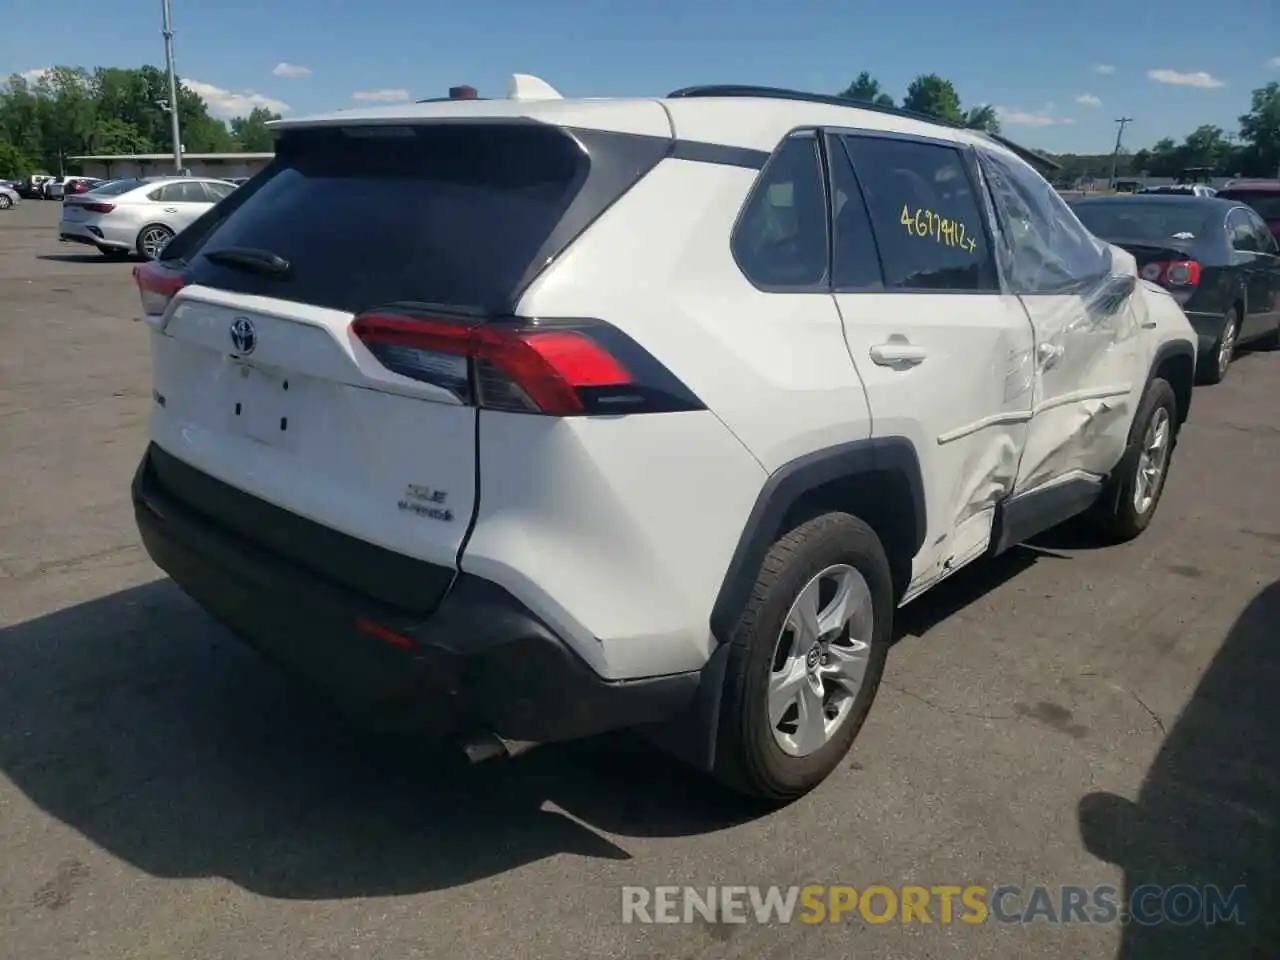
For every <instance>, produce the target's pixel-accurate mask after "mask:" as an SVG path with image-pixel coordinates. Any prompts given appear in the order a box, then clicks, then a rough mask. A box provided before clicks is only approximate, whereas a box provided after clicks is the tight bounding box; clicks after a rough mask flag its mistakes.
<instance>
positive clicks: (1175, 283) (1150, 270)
mask: <svg viewBox="0 0 1280 960" xmlns="http://www.w3.org/2000/svg"><path fill="white" fill-rule="evenodd" d="M1142 279H1144V280H1150V281H1151V282H1152V283H1158V284H1160V285H1161V286H1165V287H1194V286H1195V285H1196V284H1198V283H1199V282H1200V264H1198V263H1196V261H1194V260H1160V261H1157V262H1155V263H1148V264H1147V265H1146V266H1145V267H1143V268H1142Z"/></svg>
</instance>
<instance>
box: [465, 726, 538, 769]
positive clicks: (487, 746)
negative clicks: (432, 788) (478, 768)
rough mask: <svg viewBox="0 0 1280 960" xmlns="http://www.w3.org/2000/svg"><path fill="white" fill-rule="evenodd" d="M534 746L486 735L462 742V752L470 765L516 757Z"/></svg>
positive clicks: (526, 742)
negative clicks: (499, 758) (500, 758)
mask: <svg viewBox="0 0 1280 960" xmlns="http://www.w3.org/2000/svg"><path fill="white" fill-rule="evenodd" d="M536 746H537V744H536V743H534V742H533V741H530V740H503V739H502V738H501V737H499V736H496V735H494V734H492V733H486V734H481V735H479V736H476V737H471V738H469V739H467V740H464V741H463V743H462V752H463V753H465V754H466V755H467V759H468V760H470V761H471V762H472V763H483V762H484V761H486V760H493V759H496V758H498V757H508V758H509V757H518V756H520V755H521V754H523V753H528V752H529V751H530V750H532V749H533V748H534V747H536Z"/></svg>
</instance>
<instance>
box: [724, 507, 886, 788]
mask: <svg viewBox="0 0 1280 960" xmlns="http://www.w3.org/2000/svg"><path fill="white" fill-rule="evenodd" d="M832 571H836V572H835V573H832ZM824 574H826V575H827V576H823V575H824ZM816 578H817V582H816V585H815V579H816ZM842 584H843V585H845V586H847V587H848V589H849V596H850V597H852V599H853V600H854V601H855V603H854V604H853V605H852V607H851V608H852V609H854V611H855V615H854V618H853V621H852V622H850V623H849V627H850V629H849V631H848V633H845V632H844V631H842V632H841V634H840V635H839V636H838V637H837V638H836V639H835V640H834V641H833V642H831V643H829V644H827V645H822V644H819V645H816V646H808V647H807V649H806V645H807V644H808V641H807V640H805V641H804V642H803V643H801V644H799V645H797V644H796V643H795V641H796V640H798V639H799V637H798V636H796V635H795V634H794V633H793V632H791V631H790V630H789V629H787V625H788V623H789V620H791V619H792V618H791V617H790V615H791V613H792V610H793V605H795V604H797V603H800V602H802V599H803V598H802V596H801V595H802V592H804V593H805V598H812V597H817V598H818V600H817V605H816V610H817V611H818V612H819V613H821V612H823V611H824V606H823V604H824V602H830V600H829V599H828V600H827V601H824V599H823V598H824V597H828V598H829V594H830V593H831V592H833V590H834V591H836V592H838V590H839V587H840V586H841V585H842ZM806 588H809V589H808V591H806ZM830 607H831V608H834V607H835V603H833V602H832V603H830ZM893 612H894V594H893V584H892V579H891V576H890V570H889V561H888V559H887V558H886V557H885V552H884V547H883V546H882V545H881V543H880V540H879V538H878V537H877V536H876V534H875V532H874V531H873V530H872V529H871V528H870V527H869V526H867V525H866V524H865V523H864V522H863V521H861V520H859V519H858V518H856V517H852V516H849V515H848V514H843V513H827V514H823V515H822V516H819V517H815V518H814V519H812V520H809V521H807V522H806V523H802V524H800V525H799V526H797V527H795V528H794V529H792V530H791V531H789V532H788V533H786V534H785V535H784V536H783V537H781V538H780V539H779V540H777V541H776V542H775V543H774V544H773V546H772V547H770V549H769V552H768V553H767V554H766V556H765V559H764V562H763V563H762V564H761V567H760V571H759V574H758V575H757V577H756V582H755V587H754V589H753V590H752V592H751V597H750V600H749V601H748V602H747V604H746V607H745V609H743V611H742V612H741V614H740V615H739V617H738V619H737V622H736V623H735V625H734V627H733V630H732V632H731V635H730V640H729V643H730V649H729V660H728V664H727V667H726V672H725V681H724V682H725V686H724V691H723V697H722V700H721V713H720V726H719V732H718V739H717V748H716V761H715V767H714V771H713V772H714V774H715V775H716V777H717V778H718V779H720V780H721V781H722V782H723V783H725V784H726V785H728V786H729V787H731V788H732V789H734V790H736V791H738V792H740V793H743V794H746V795H748V796H750V797H753V798H755V799H759V800H765V801H767V802H769V803H773V804H782V803H787V802H789V801H791V800H794V799H796V798H797V797H800V796H802V795H803V794H805V793H807V792H808V791H810V790H812V789H813V788H814V787H816V786H817V785H818V784H820V783H821V782H822V781H823V780H825V779H826V778H827V777H828V776H829V775H830V774H831V772H832V771H833V770H835V769H836V767H837V766H838V765H839V764H840V761H841V760H842V759H843V758H844V756H845V754H847V753H848V751H849V748H850V746H851V745H852V744H853V741H854V738H855V737H856V736H857V735H858V731H859V730H861V729H862V724H863V722H864V721H865V720H866V718H867V713H868V711H869V710H870V709H871V703H872V701H873V700H874V699H875V695H876V691H877V689H878V688H879V685H880V678H881V676H882V674H883V673H884V664H885V658H886V656H887V654H888V650H889V643H890V638H891V636H892V627H893ZM836 619H838V618H836ZM850 635H851V636H852V638H853V641H858V642H853V641H850V640H849V639H847V638H848V637H849V636H850ZM861 644H865V646H861V647H860V645H861ZM788 647H789V648H791V649H790V652H791V653H792V654H793V656H791V657H788V658H786V663H787V665H788V666H790V667H791V668H792V671H791V674H790V676H791V677H792V679H795V678H797V677H799V678H800V683H799V684H797V686H796V694H795V695H796V697H797V698H804V697H808V698H809V699H808V703H809V704H811V705H812V704H816V703H817V702H818V701H817V700H816V699H813V696H814V695H813V694H811V693H809V691H812V690H813V689H814V688H813V685H812V683H811V682H810V681H811V680H812V679H814V678H816V677H819V676H824V680H823V681H820V682H821V685H822V686H823V687H824V688H826V691H825V692H826V693H827V695H829V696H830V697H831V699H830V701H829V703H830V706H832V707H835V706H836V704H837V701H840V703H839V706H838V709H837V711H836V713H837V716H836V719H835V720H834V721H833V722H832V723H831V725H830V726H829V727H828V724H827V722H826V717H825V716H824V722H823V723H821V724H819V725H818V727H817V730H818V731H819V732H820V733H821V735H820V736H819V737H818V739H816V740H809V741H808V742H807V743H805V742H802V741H803V740H804V738H803V736H802V731H801V727H800V724H799V723H798V720H799V716H798V714H799V701H798V700H797V701H793V702H792V706H791V707H790V708H789V709H788V710H787V711H785V712H784V713H783V714H781V715H780V716H779V715H778V714H776V713H775V714H774V716H778V721H779V722H775V720H774V717H773V716H771V712H770V710H771V708H770V700H771V698H770V692H771V686H772V684H771V681H776V680H778V679H779V678H781V677H782V676H783V675H784V673H785V668H784V670H781V671H779V670H777V669H776V668H777V667H778V665H779V664H778V661H779V660H780V659H781V657H780V655H781V654H783V653H784V652H786V648H788ZM818 647H821V648H822V650H823V651H827V653H825V654H821V655H820V656H819V657H818V658H816V662H815V657H814V656H812V655H811V654H812V651H813V650H815V649H817V648H818ZM833 651H838V652H839V653H837V652H833ZM842 668H845V669H848V670H849V671H850V673H857V672H858V670H859V669H860V668H861V683H860V684H857V685H856V687H854V686H853V685H852V683H851V682H846V683H841V682H840V681H839V680H837V679H836V678H835V677H833V676H832V672H838V671H840V670H841V669H842ZM802 688H803V689H802ZM855 689H856V692H854V690H855ZM782 699H784V698H781V697H779V698H777V701H776V702H781V701H782ZM793 712H794V714H795V719H796V720H797V723H796V724H795V725H794V727H795V730H794V733H789V732H788V731H787V728H790V727H791V726H792V724H791V722H790V720H789V719H788V717H790V716H792V715H793ZM822 713H823V714H825V713H826V709H825V708H824V709H823V711H822ZM810 715H813V716H816V715H815V714H812V713H811V714H810ZM824 728H825V729H824ZM804 729H805V730H809V731H813V730H814V729H815V728H814V727H813V726H806V727H805V728H804ZM784 741H789V742H790V746H789V747H787V746H784ZM819 743H820V745H817V744H819Z"/></svg>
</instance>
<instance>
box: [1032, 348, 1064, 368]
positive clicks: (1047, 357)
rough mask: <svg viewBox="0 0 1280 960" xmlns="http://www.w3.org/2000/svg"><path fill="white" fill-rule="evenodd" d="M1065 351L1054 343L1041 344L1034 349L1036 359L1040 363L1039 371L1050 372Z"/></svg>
mask: <svg viewBox="0 0 1280 960" xmlns="http://www.w3.org/2000/svg"><path fill="white" fill-rule="evenodd" d="M1065 352H1066V351H1065V349H1064V348H1063V347H1062V346H1061V345H1060V344H1056V343H1042V344H1040V346H1038V347H1037V348H1036V357H1037V358H1038V359H1039V361H1040V369H1042V370H1051V369H1053V368H1054V367H1056V366H1057V365H1058V361H1059V360H1061V359H1062V355H1063V353H1065Z"/></svg>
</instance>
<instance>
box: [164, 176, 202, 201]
mask: <svg viewBox="0 0 1280 960" xmlns="http://www.w3.org/2000/svg"><path fill="white" fill-rule="evenodd" d="M160 200H161V202H162V203H209V202H210V200H209V195H208V194H206V193H205V192H204V185H203V184H201V183H200V182H199V181H198V180H190V181H186V182H184V183H170V184H166V185H165V186H164V187H162V188H161V189H160Z"/></svg>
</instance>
